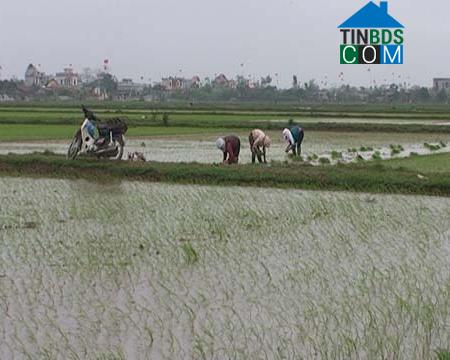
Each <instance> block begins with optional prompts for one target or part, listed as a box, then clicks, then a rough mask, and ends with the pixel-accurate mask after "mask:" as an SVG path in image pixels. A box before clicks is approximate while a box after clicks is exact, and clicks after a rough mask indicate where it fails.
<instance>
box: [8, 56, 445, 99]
mask: <svg viewBox="0 0 450 360" xmlns="http://www.w3.org/2000/svg"><path fill="white" fill-rule="evenodd" d="M275 76H277V74H276V75H275ZM141 80H142V81H141V82H134V81H133V80H132V79H131V78H123V79H121V80H119V79H118V78H117V77H116V76H115V75H114V74H112V73H111V71H110V69H109V66H108V62H107V61H106V60H105V64H104V66H103V68H102V69H100V70H96V71H95V70H91V69H89V68H85V69H84V70H83V71H82V72H81V73H79V72H77V71H75V69H74V68H73V66H71V65H70V66H68V67H66V68H64V69H63V70H62V71H61V72H57V73H56V74H47V73H45V72H44V71H41V70H40V66H39V65H37V66H36V65H34V64H29V65H28V66H27V68H26V70H25V73H24V78H23V79H10V80H0V101H1V102H7V101H41V100H42V101H44V100H60V101H64V100H66V101H70V100H84V99H87V100H97V101H108V100H114V101H126V100H136V101H150V102H165V101H176V100H183V101H186V100H187V101H190V102H193V101H246V100H247V101H261V102H265V101H275V102H277V101H280V102H282V101H299V102H323V103H333V102H367V103H384V102H393V103H415V102H438V103H448V102H449V101H450V78H435V79H433V85H432V87H429V88H428V87H417V86H411V85H410V84H409V83H407V82H406V81H400V80H399V81H397V83H394V81H392V82H389V81H387V80H385V82H384V83H383V84H382V85H379V84H376V82H375V81H373V83H371V84H370V85H371V86H368V87H353V86H349V85H346V84H345V81H344V78H343V73H341V74H340V75H339V76H338V78H337V81H336V82H335V84H330V83H329V81H328V80H327V79H326V78H325V79H324V80H322V81H315V80H309V81H307V82H300V81H299V80H298V78H297V76H296V75H293V76H292V85H291V87H290V88H289V89H279V88H278V86H276V85H277V84H274V82H273V78H272V76H270V75H267V76H266V77H261V78H259V79H255V78H252V77H250V76H249V77H245V76H242V75H237V76H234V77H227V76H226V75H225V74H222V73H221V74H216V75H214V76H213V77H211V78H208V77H206V78H204V79H201V78H200V77H199V76H197V75H195V76H192V77H188V78H185V77H182V76H168V77H164V78H162V79H161V80H160V81H158V82H153V83H151V82H150V81H148V82H147V83H145V82H144V81H143V80H144V79H143V78H141ZM276 83H278V81H276Z"/></svg>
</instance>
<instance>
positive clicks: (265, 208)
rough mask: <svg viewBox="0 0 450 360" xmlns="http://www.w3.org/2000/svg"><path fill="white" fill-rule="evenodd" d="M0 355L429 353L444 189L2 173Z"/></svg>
mask: <svg viewBox="0 0 450 360" xmlns="http://www.w3.org/2000/svg"><path fill="white" fill-rule="evenodd" d="M0 200H1V201H0V204H1V205H0V257H1V261H0V353H1V354H2V358H5V359H11V358H14V359H27V358H48V359H67V358H71V359H77V358H79V359H98V358H102V359H103V358H105V359H106V358H108V359H110V358H126V359H149V358H151V359H202V358H205V359H263V358H268V359H293V358H296V359H298V358H306V359H344V358H345V359H381V358H383V359H427V358H430V357H432V356H433V354H434V351H435V350H436V349H440V348H449V347H450V221H449V219H450V199H447V198H436V197H434V198H433V197H412V196H381V195H380V196H378V195H377V196H375V195H367V194H348V193H332V192H308V191H293V190H289V191H287V190H267V189H251V188H239V187H229V188H222V187H207V186H205V187H196V186H176V185H164V184H147V183H139V182H132V183H131V182H123V183H117V184H110V185H100V184H96V183H90V182H86V181H67V180H44V179H41V180H37V179H25V178H23V179H18V178H0Z"/></svg>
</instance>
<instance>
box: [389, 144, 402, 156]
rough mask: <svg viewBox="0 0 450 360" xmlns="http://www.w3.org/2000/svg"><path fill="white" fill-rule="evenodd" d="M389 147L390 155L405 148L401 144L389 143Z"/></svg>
mask: <svg viewBox="0 0 450 360" xmlns="http://www.w3.org/2000/svg"><path fill="white" fill-rule="evenodd" d="M389 147H390V148H391V156H395V155H398V154H400V153H401V152H402V151H404V150H405V149H404V148H403V146H402V145H393V144H391V145H389Z"/></svg>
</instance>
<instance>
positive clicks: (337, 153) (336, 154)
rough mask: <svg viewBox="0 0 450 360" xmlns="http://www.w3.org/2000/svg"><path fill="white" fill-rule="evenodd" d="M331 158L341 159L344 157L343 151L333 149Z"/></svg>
mask: <svg viewBox="0 0 450 360" xmlns="http://www.w3.org/2000/svg"><path fill="white" fill-rule="evenodd" d="M331 158H332V159H333V160H340V159H342V152H340V151H336V150H333V151H332V152H331Z"/></svg>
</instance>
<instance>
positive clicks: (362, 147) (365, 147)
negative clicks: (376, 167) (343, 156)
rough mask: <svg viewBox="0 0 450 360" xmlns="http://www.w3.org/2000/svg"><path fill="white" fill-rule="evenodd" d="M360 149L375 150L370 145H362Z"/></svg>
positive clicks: (365, 150)
mask: <svg viewBox="0 0 450 360" xmlns="http://www.w3.org/2000/svg"><path fill="white" fill-rule="evenodd" d="M359 151H362V152H367V151H373V148H372V147H370V146H361V147H360V148H359Z"/></svg>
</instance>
